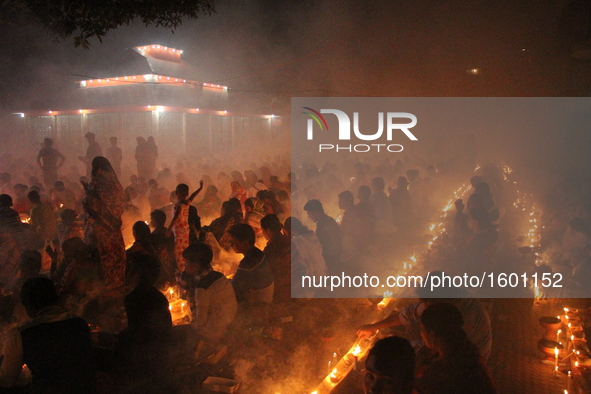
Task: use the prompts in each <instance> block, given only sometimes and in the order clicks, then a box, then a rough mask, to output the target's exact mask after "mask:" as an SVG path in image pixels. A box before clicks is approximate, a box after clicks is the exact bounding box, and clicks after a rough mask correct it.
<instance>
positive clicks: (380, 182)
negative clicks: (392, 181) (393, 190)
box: [371, 176, 386, 190]
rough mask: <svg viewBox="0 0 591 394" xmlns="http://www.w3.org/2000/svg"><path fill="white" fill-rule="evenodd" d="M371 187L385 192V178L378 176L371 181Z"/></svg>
mask: <svg viewBox="0 0 591 394" xmlns="http://www.w3.org/2000/svg"><path fill="white" fill-rule="evenodd" d="M371 185H372V186H373V187H374V188H375V189H378V190H384V188H385V187H386V182H384V178H382V177H381V176H377V177H375V178H373V179H372V180H371Z"/></svg>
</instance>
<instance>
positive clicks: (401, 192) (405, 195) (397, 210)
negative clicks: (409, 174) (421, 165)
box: [389, 176, 412, 228]
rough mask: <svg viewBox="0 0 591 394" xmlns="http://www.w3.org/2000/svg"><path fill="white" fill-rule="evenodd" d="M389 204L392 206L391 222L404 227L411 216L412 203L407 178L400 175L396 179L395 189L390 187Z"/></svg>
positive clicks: (408, 222)
mask: <svg viewBox="0 0 591 394" xmlns="http://www.w3.org/2000/svg"><path fill="white" fill-rule="evenodd" d="M389 190H390V206H391V208H392V223H394V225H396V226H398V227H400V228H405V227H407V226H408V225H409V224H410V221H411V217H412V203H411V199H410V193H409V192H408V180H407V179H406V178H405V177H403V176H401V177H398V180H397V181H396V189H392V188H390V189H389Z"/></svg>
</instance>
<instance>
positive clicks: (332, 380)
mask: <svg viewBox="0 0 591 394" xmlns="http://www.w3.org/2000/svg"><path fill="white" fill-rule="evenodd" d="M469 190H470V185H466V184H462V186H460V187H459V188H458V189H456V190H455V191H454V199H450V200H449V201H448V202H447V205H446V206H445V207H444V208H443V210H442V211H443V213H442V214H441V216H440V219H441V221H440V222H439V223H438V224H437V225H435V224H433V225H431V226H430V227H429V231H430V232H431V235H432V239H431V241H429V242H428V244H427V246H428V249H431V247H432V246H433V243H434V242H435V241H436V240H437V239H438V237H439V236H441V235H443V234H444V233H445V232H446V228H445V227H444V222H445V220H446V219H447V217H448V214H449V212H448V211H449V210H450V209H451V208H452V207H453V206H454V202H455V200H457V199H458V198H462V197H463V196H464V195H465V194H466V193H467V192H468V191H469ZM413 267H414V269H415V270H416V269H417V258H416V255H415V254H413V255H412V256H411V257H410V258H409V262H403V265H402V268H403V270H404V272H405V274H406V272H407V270H410V269H413ZM390 295H391V294H387V293H384V298H383V299H382V300H381V301H380V302H379V303H378V308H380V311H383V310H384V309H385V308H386V306H388V304H389V303H390V302H391V301H393V300H394V298H390ZM376 336H377V333H376V335H374V336H373V337H371V338H368V339H365V340H358V341H357V342H355V343H354V344H353V346H352V347H351V349H350V350H349V351H348V352H347V353H346V354H345V355H344V356H343V357H342V358H341V359H340V360H338V356H337V353H333V356H332V360H330V361H328V375H327V376H326V377H325V378H324V379H323V381H322V383H320V385H319V386H318V387H317V388H316V390H314V391H313V392H312V393H311V394H320V393H321V394H326V393H330V392H331V391H332V389H333V388H334V387H335V386H336V385H337V384H338V383H339V382H340V381H341V380H342V379H343V378H344V377H345V376H346V375H347V374H348V373H349V372H350V371H351V369H357V363H358V361H359V360H360V359H362V358H363V357H364V356H365V354H366V352H367V351H369V349H370V348H371V346H372V345H373V342H374V341H375V339H376Z"/></svg>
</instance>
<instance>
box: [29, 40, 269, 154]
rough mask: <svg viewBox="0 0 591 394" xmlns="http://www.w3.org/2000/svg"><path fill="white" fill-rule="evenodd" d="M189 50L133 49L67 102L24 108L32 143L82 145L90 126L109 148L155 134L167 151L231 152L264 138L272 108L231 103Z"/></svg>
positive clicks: (226, 90) (82, 85)
mask: <svg viewBox="0 0 591 394" xmlns="http://www.w3.org/2000/svg"><path fill="white" fill-rule="evenodd" d="M182 53H183V51H182V50H179V49H175V48H168V47H164V46H161V45H146V46H140V47H134V48H128V49H127V50H126V51H125V52H124V53H123V56H122V57H121V59H120V60H119V61H118V62H117V63H116V64H114V65H113V67H112V68H111V69H110V70H108V71H104V72H103V74H102V75H96V78H95V79H87V80H81V81H78V82H77V83H78V84H79V87H78V88H77V89H75V90H74V91H73V92H72V94H71V97H68V99H67V100H66V101H67V104H66V105H65V106H64V107H63V108H45V109H42V110H30V111H27V110H25V111H23V112H21V113H19V115H20V116H21V117H22V118H24V119H23V121H24V126H25V129H26V130H27V132H28V136H29V138H30V140H31V141H41V140H42V139H43V138H44V137H48V136H49V137H52V138H54V139H56V140H58V141H60V146H61V148H62V149H65V150H69V149H75V150H77V151H82V150H83V146H82V145H83V143H84V139H83V138H80V137H82V136H84V134H86V133H88V132H92V133H95V134H96V137H97V140H98V141H99V142H100V143H101V145H103V146H104V147H106V146H108V142H107V140H108V139H109V138H110V137H111V136H116V137H118V138H119V141H120V144H119V145H120V147H121V148H122V149H124V150H126V149H133V148H134V147H135V144H136V143H135V138H136V137H137V136H144V137H145V136H153V137H154V138H155V139H156V140H157V143H158V146H159V147H160V152H161V156H167V155H170V154H179V153H181V154H185V153H188V150H191V153H193V152H195V150H197V151H198V152H207V151H209V150H211V149H212V147H215V149H216V151H224V150H225V149H229V148H231V147H232V146H238V145H240V144H241V143H242V142H243V141H245V140H246V139H253V138H255V139H256V138H261V137H263V138H264V135H265V134H268V133H270V132H271V130H272V129H273V128H274V127H276V126H278V125H279V122H280V118H279V117H276V116H275V115H273V114H270V113H267V114H262V113H258V114H254V113H250V112H248V111H246V112H245V111H244V108H245V106H244V105H232V102H233V101H232V100H229V94H231V93H229V88H228V87H227V86H224V85H219V84H215V83H209V82H204V81H202V80H201V79H200V77H199V72H198V70H197V69H196V68H195V67H194V66H192V65H190V64H188V63H186V62H185V61H183V60H182Z"/></svg>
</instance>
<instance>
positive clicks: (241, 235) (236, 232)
mask: <svg viewBox="0 0 591 394" xmlns="http://www.w3.org/2000/svg"><path fill="white" fill-rule="evenodd" d="M228 234H230V236H231V237H232V238H234V239H236V240H237V241H239V242H244V241H246V242H247V243H248V245H249V246H254V243H255V241H256V235H255V233H254V230H253V229H252V227H250V226H249V225H248V224H245V223H238V224H235V225H233V226H232V227H230V229H229V230H228Z"/></svg>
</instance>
